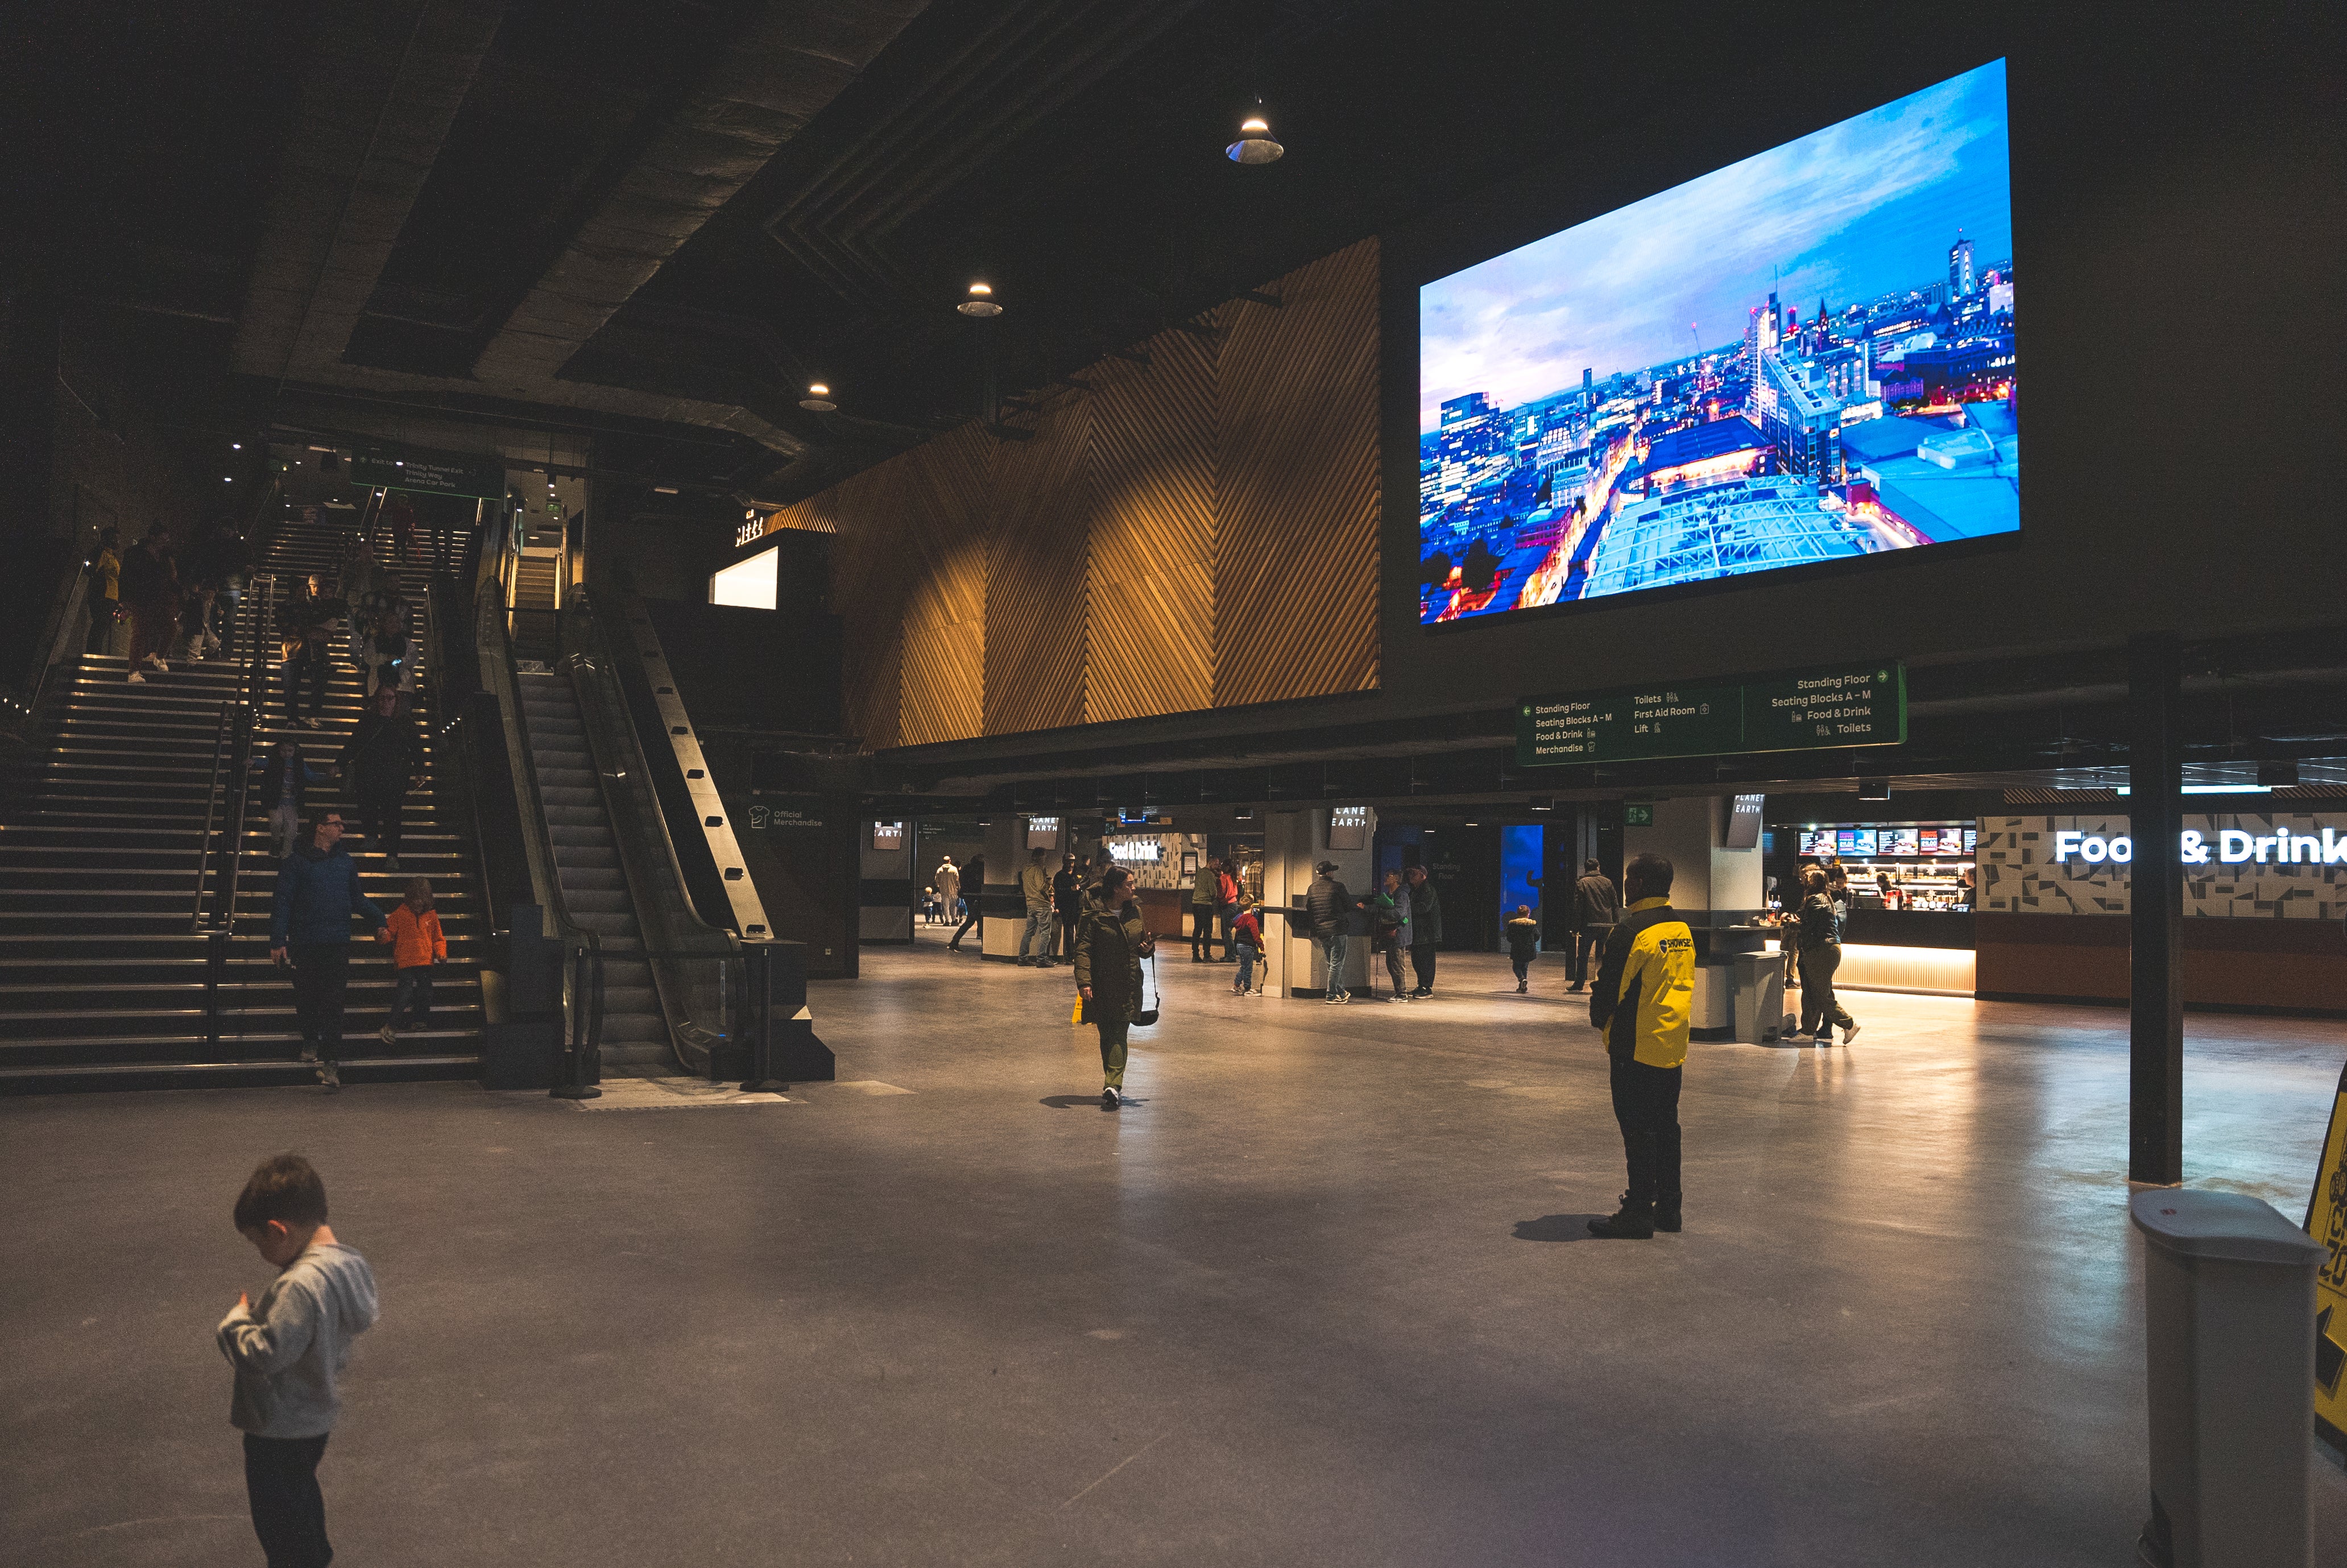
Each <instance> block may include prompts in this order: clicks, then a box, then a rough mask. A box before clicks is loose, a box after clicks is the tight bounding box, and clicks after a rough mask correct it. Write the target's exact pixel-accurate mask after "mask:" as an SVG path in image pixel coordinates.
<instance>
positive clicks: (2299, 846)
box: [2054, 827, 2347, 866]
mask: <svg viewBox="0 0 2347 1568" xmlns="http://www.w3.org/2000/svg"><path fill="white" fill-rule="evenodd" d="M2212 850H2213V851H2214V854H2215V857H2216V859H2217V860H2218V861H2219V862H2220V863H2222V864H2224V865H2227V866H2234V865H2239V864H2241V863H2243V862H2254V863H2256V864H2258V865H2260V866H2347V834H2340V833H2338V832H2337V831H2336V830H2334V829H2332V828H2328V827H2326V828H2324V829H2323V830H2322V836H2321V837H2320V838H2317V837H2315V836H2314V835H2312V834H2311V833H2289V832H2275V833H2250V832H2249V831H2247V830H2246V829H2243V828H2239V827H2228V828H2224V829H2222V830H2220V831H2219V833H2218V835H2217V842H2216V844H2215V845H2210V844H2209V836H2208V835H2206V834H2204V833H2201V832H2199V831H2198V829H2195V828H2189V827H2188V828H2186V829H2185V830H2184V832H2183V834H2182V835H2181V836H2180V837H2179V839H2178V843H2177V858H2178V859H2179V860H2181V861H2182V862H2183V863H2184V864H2185V865H2187V866H2206V865H2208V864H2209V856H2210V853H2211V851H2212ZM2072 856H2076V857H2077V858H2078V859H2080V860H2083V861H2085V862H2086V864H2087V865H2089V866H2100V865H2103V864H2105V863H2106V862H2107V863H2109V864H2111V865H2114V866H2124V865H2126V864H2127V862H2128V861H2130V860H2133V859H2134V858H2135V840H2134V839H2132V838H2130V837H2128V836H2127V835H2126V834H2124V833H2121V834H2116V835H2112V836H2110V837H2107V838H2106V837H2104V836H2103V835H2101V834H2097V833H2075V832H2071V831H2069V830H2067V829H2065V830H2064V831H2062V832H2060V833H2056V834H2055V835H2054V859H2055V864H2057V865H2063V864H2066V863H2068V861H2069V860H2070V858H2071V857H2072Z"/></svg>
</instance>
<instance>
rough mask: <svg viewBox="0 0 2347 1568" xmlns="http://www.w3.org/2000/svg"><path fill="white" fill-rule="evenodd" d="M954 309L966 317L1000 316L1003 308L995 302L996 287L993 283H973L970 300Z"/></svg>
mask: <svg viewBox="0 0 2347 1568" xmlns="http://www.w3.org/2000/svg"><path fill="white" fill-rule="evenodd" d="M954 309H956V310H958V311H959V312H960V313H962V314H964V315H966V316H999V315H1000V314H1001V313H1002V307H1001V306H1000V305H998V304H996V303H995V302H994V285H992V284H991V283H972V284H971V285H970V286H969V298H968V299H966V300H964V301H963V302H961V303H959V304H958V305H956V306H955V307H954Z"/></svg>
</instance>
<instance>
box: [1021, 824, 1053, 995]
mask: <svg viewBox="0 0 2347 1568" xmlns="http://www.w3.org/2000/svg"><path fill="white" fill-rule="evenodd" d="M1019 891H1020V894H1021V895H1022V896H1023V897H1025V898H1026V900H1027V928H1026V930H1025V931H1024V932H1023V933H1021V934H1020V938H1019V961H1020V963H1021V964H1025V965H1030V966H1031V967H1033V968H1039V969H1048V968H1051V965H1052V958H1051V933H1052V931H1053V929H1054V927H1055V924H1056V923H1055V922H1054V921H1053V920H1052V918H1051V873H1050V872H1048V871H1046V870H1044V869H1043V852H1042V851H1041V850H1040V849H1030V850H1029V851H1028V852H1027V864H1026V865H1025V866H1022V867H1021V868H1020V872H1019Z"/></svg>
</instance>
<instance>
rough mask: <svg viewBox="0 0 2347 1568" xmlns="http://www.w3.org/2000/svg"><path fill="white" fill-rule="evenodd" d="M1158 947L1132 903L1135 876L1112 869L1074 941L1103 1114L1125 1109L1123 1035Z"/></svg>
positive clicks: (1087, 909)
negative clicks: (1096, 1040) (1093, 1030)
mask: <svg viewBox="0 0 2347 1568" xmlns="http://www.w3.org/2000/svg"><path fill="white" fill-rule="evenodd" d="M1156 946H1157V939H1156V938H1154V937H1152V936H1151V935H1150V934H1149V932H1148V930H1147V928H1146V927H1143V924H1142V919H1141V906H1140V905H1138V904H1136V903H1135V902H1133V873H1132V872H1131V871H1129V870H1127V869H1125V868H1124V867H1123V866H1110V867H1109V869H1108V872H1107V874H1106V875H1104V876H1102V878H1101V883H1100V897H1099V899H1098V900H1097V901H1095V902H1092V903H1090V904H1087V905H1086V906H1085V907H1084V921H1083V928H1082V929H1081V931H1079V932H1078V933H1077V937H1076V991H1077V994H1079V995H1080V996H1081V997H1082V998H1083V999H1084V1017H1085V1018H1086V1020H1089V1021H1090V1022H1092V1024H1093V1025H1095V1026H1096V1027H1098V1029H1099V1030H1100V1047H1101V1072H1102V1077H1103V1079H1104V1080H1105V1083H1104V1085H1103V1087H1102V1090H1101V1109H1102V1110H1103V1111H1113V1110H1115V1109H1116V1108H1117V1107H1118V1106H1119V1105H1122V1103H1124V1055H1125V1033H1126V1031H1127V1030H1130V1029H1131V1028H1132V1027H1133V1014H1134V1013H1136V1012H1139V1011H1140V1010H1141V960H1142V959H1143V958H1148V957H1149V956H1150V955H1151V954H1152V953H1153V952H1154V951H1155V950H1156Z"/></svg>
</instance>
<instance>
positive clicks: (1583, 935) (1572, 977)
mask: <svg viewBox="0 0 2347 1568" xmlns="http://www.w3.org/2000/svg"><path fill="white" fill-rule="evenodd" d="M1567 951H1568V953H1569V954H1570V956H1571V958H1572V963H1571V965H1570V966H1569V967H1568V968H1567V970H1566V976H1565V978H1566V979H1568V980H1569V981H1570V982H1571V983H1572V984H1573V985H1576V986H1585V985H1587V984H1588V983H1589V960H1590V959H1592V958H1599V959H1603V958H1604V956H1605V929H1604V928H1599V929H1594V930H1593V929H1592V928H1590V927H1587V926H1583V927H1582V928H1581V929H1580V930H1578V931H1575V932H1574V933H1573V946H1572V947H1571V948H1569V949H1567Z"/></svg>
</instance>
